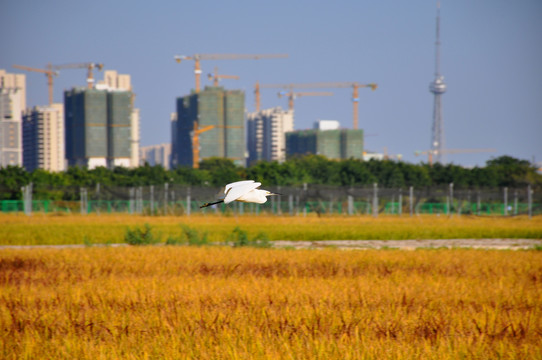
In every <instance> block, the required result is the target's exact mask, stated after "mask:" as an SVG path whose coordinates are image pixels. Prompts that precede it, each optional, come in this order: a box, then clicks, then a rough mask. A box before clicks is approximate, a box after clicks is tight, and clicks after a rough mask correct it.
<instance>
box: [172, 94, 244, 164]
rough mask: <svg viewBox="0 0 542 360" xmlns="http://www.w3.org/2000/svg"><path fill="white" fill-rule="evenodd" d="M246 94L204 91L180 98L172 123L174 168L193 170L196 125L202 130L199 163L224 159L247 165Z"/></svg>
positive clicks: (199, 135)
mask: <svg viewBox="0 0 542 360" xmlns="http://www.w3.org/2000/svg"><path fill="white" fill-rule="evenodd" d="M244 111H245V93H244V92H243V91H240V90H224V88H223V87H205V89H204V90H203V91H200V92H199V93H195V92H193V93H192V94H190V95H187V96H184V97H180V98H177V119H176V120H172V130H173V132H172V137H171V139H172V165H173V166H193V158H194V154H193V151H192V150H193V144H192V141H193V139H194V137H193V135H194V125H196V126H197V128H198V129H199V130H202V129H204V128H208V130H207V131H205V132H202V133H200V134H197V136H198V139H199V148H198V150H199V160H200V161H201V160H203V159H205V158H210V157H222V158H228V159H231V160H233V162H234V163H235V164H237V165H244V164H245V126H244V122H245V116H244Z"/></svg>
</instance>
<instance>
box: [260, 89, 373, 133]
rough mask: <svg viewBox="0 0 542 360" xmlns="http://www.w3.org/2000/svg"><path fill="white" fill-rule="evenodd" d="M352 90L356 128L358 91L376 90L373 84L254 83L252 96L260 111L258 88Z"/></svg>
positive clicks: (355, 127)
mask: <svg viewBox="0 0 542 360" xmlns="http://www.w3.org/2000/svg"><path fill="white" fill-rule="evenodd" d="M348 87H351V88H352V89H353V94H352V102H353V103H354V110H353V115H352V116H353V128H354V129H357V128H358V111H359V110H358V105H359V89H360V88H370V89H371V90H373V91H374V90H376V89H377V87H378V85H377V84H375V83H370V84H360V83H359V82H320V83H306V84H264V85H260V84H259V83H256V86H255V88H254V95H255V98H256V111H260V88H283V89H288V90H292V89H329V88H348Z"/></svg>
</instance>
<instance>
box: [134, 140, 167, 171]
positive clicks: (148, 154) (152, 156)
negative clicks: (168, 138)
mask: <svg viewBox="0 0 542 360" xmlns="http://www.w3.org/2000/svg"><path fill="white" fill-rule="evenodd" d="M140 158H141V162H143V163H145V162H146V163H147V164H149V165H151V166H154V165H162V167H163V168H164V169H166V170H169V169H170V163H171V144H160V145H151V146H142V147H141V156H140Z"/></svg>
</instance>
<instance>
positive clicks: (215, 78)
mask: <svg viewBox="0 0 542 360" xmlns="http://www.w3.org/2000/svg"><path fill="white" fill-rule="evenodd" d="M207 78H208V79H209V80H212V81H213V86H218V82H219V81H220V79H234V80H239V76H237V75H222V74H218V68H217V67H215V72H214V74H208V75H207Z"/></svg>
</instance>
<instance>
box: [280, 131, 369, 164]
mask: <svg viewBox="0 0 542 360" xmlns="http://www.w3.org/2000/svg"><path fill="white" fill-rule="evenodd" d="M286 153H287V154H288V156H291V155H307V154H315V155H323V156H325V157H327V158H329V159H350V158H354V159H362V158H363V130H361V129H337V130H316V129H311V130H297V131H293V132H289V133H286Z"/></svg>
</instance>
